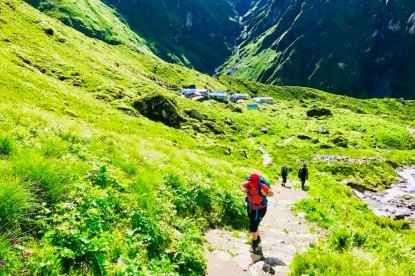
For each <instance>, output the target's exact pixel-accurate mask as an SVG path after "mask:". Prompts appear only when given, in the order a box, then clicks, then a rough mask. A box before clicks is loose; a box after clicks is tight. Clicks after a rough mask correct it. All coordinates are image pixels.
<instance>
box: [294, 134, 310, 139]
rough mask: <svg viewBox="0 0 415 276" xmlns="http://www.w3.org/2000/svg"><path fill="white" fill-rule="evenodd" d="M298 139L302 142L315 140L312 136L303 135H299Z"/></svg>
mask: <svg viewBox="0 0 415 276" xmlns="http://www.w3.org/2000/svg"><path fill="white" fill-rule="evenodd" d="M297 138H298V139H300V140H311V139H313V138H311V137H310V136H307V135H302V134H300V135H297Z"/></svg>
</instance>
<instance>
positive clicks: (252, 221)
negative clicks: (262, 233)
mask: <svg viewBox="0 0 415 276" xmlns="http://www.w3.org/2000/svg"><path fill="white" fill-rule="evenodd" d="M246 211H247V212H248V217H249V222H250V224H249V231H251V232H256V231H258V226H259V223H260V222H261V220H262V219H263V218H264V216H265V214H266V213H267V207H265V208H262V209H259V210H258V217H257V219H255V216H256V212H257V210H254V209H253V208H252V209H251V210H249V206H248V207H247V208H246ZM249 211H251V212H249Z"/></svg>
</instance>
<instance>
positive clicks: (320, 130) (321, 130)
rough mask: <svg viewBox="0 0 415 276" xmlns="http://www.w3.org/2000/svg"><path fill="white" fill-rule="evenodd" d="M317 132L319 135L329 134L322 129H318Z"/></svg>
mask: <svg viewBox="0 0 415 276" xmlns="http://www.w3.org/2000/svg"><path fill="white" fill-rule="evenodd" d="M317 132H318V133H319V134H329V131H328V130H327V129H325V128H324V127H318V129H317Z"/></svg>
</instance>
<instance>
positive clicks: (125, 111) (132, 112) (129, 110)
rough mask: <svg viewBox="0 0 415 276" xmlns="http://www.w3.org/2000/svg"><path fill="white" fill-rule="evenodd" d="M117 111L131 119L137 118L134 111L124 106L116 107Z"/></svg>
mask: <svg viewBox="0 0 415 276" xmlns="http://www.w3.org/2000/svg"><path fill="white" fill-rule="evenodd" d="M117 109H118V110H121V111H122V112H124V114H126V115H128V116H131V117H137V113H136V111H135V110H133V109H131V108H129V107H126V106H117Z"/></svg>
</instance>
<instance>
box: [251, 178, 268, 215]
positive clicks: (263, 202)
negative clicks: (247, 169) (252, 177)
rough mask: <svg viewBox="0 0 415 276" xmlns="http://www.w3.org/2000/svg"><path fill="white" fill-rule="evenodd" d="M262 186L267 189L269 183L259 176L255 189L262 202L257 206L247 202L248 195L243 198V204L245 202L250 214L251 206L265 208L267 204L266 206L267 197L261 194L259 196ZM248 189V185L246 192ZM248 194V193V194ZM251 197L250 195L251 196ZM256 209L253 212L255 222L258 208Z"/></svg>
mask: <svg viewBox="0 0 415 276" xmlns="http://www.w3.org/2000/svg"><path fill="white" fill-rule="evenodd" d="M247 180H248V181H249V177H248V179H247ZM262 184H264V185H266V186H267V187H268V188H270V186H271V185H270V182H269V181H267V180H266V179H265V178H264V177H263V176H260V177H259V182H258V187H257V192H258V195H259V196H261V197H262V201H261V202H260V203H259V204H252V203H251V202H249V200H248V195H247V196H246V198H245V202H246V204H247V206H248V207H249V213H251V212H252V206H253V205H257V206H258V207H259V206H267V204H268V199H267V197H266V196H264V195H263V194H261V190H262ZM249 189H250V183H249V184H248V190H249ZM248 193H249V192H248ZM251 196H252V195H251ZM258 207H257V208H256V210H255V220H257V219H258V210H259V208H258Z"/></svg>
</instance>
